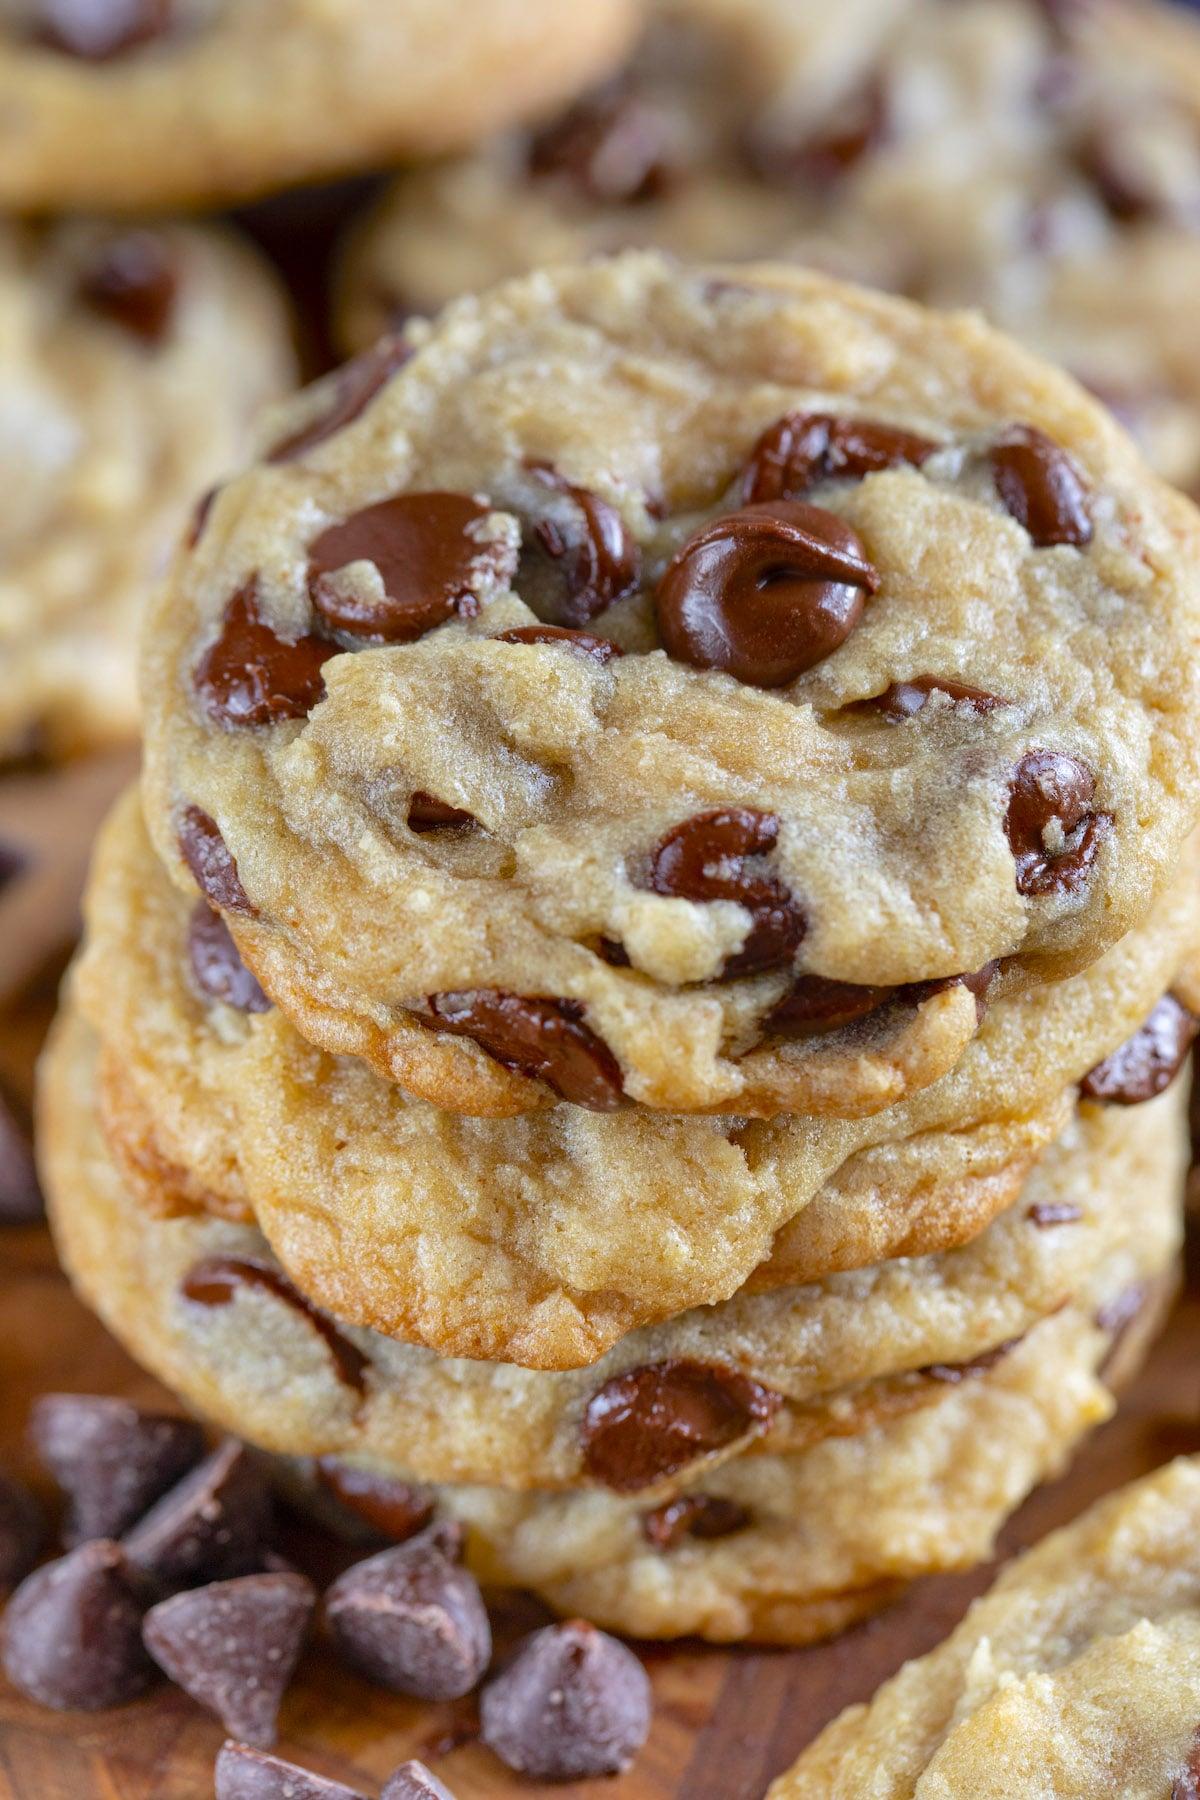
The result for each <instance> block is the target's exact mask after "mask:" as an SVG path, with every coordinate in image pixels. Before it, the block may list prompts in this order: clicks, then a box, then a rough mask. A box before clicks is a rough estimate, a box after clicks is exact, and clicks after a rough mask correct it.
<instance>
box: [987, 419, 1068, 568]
mask: <svg viewBox="0 0 1200 1800" xmlns="http://www.w3.org/2000/svg"><path fill="white" fill-rule="evenodd" d="M988 460H989V462H990V463H991V469H992V479H993V480H994V482H995V483H996V492H997V493H998V494H999V496H1000V499H1001V501H1002V502H1003V504H1004V507H1005V510H1006V511H1007V512H1010V513H1011V514H1012V516H1013V518H1014V519H1015V520H1016V521H1017V523H1018V524H1019V525H1023V526H1024V527H1025V529H1026V531H1027V532H1028V533H1029V535H1030V537H1031V538H1032V539H1033V541H1034V543H1035V544H1036V545H1037V546H1038V548H1039V549H1045V548H1046V547H1048V546H1049V545H1051V544H1077V545H1079V546H1082V545H1084V544H1090V543H1091V541H1092V519H1091V514H1090V512H1089V511H1088V490H1087V486H1086V484H1085V482H1084V479H1083V475H1082V473H1081V472H1080V469H1079V466H1078V464H1077V463H1076V462H1075V459H1074V458H1073V457H1072V456H1069V455H1068V454H1067V452H1066V451H1065V450H1063V449H1062V448H1061V447H1060V446H1059V445H1058V444H1056V443H1055V442H1054V440H1053V438H1048V437H1047V436H1046V434H1045V432H1044V431H1039V430H1038V429H1037V427H1036V426H1033V425H1014V426H1013V427H1012V429H1011V430H1010V431H1008V432H1006V433H1005V435H1004V436H1003V437H1001V438H998V439H997V441H996V442H995V443H994V444H993V445H992V447H991V450H990V451H989V452H988Z"/></svg>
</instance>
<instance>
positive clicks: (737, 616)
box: [655, 500, 879, 688]
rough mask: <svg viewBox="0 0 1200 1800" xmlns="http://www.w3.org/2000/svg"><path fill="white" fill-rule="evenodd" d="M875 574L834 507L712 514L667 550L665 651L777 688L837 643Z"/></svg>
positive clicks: (772, 506)
mask: <svg viewBox="0 0 1200 1800" xmlns="http://www.w3.org/2000/svg"><path fill="white" fill-rule="evenodd" d="M878 586H879V576H878V574H877V573H876V571H875V569H874V568H873V567H872V565H871V564H870V562H868V560H867V556H866V552H865V550H864V549H863V546H862V544H861V542H860V541H859V538H858V536H857V534H856V533H855V532H854V531H852V530H851V528H850V526H849V525H847V524H846V522H845V520H844V519H840V518H839V517H838V516H837V514H836V513H831V512H826V511H824V510H823V509H822V508H820V507H816V506H807V505H805V503H804V502H803V501H801V500H775V501H771V502H769V503H765V504H762V505H755V506H746V507H743V508H742V510H741V511H740V512H735V513H728V514H726V515H725V516H724V517H722V518H718V519H714V520H713V521H712V523H711V524H709V525H706V526H705V527H704V529H703V530H702V531H699V532H697V533H696V535H695V536H694V537H692V538H689V539H688V541H687V542H686V543H685V544H684V545H683V547H682V548H681V549H680V550H679V551H678V552H677V553H676V555H675V557H674V558H673V560H672V561H671V562H670V563H669V564H668V565H667V569H666V571H665V573H664V574H663V577H662V579H661V580H660V582H659V584H658V588H657V590H656V593H655V605H656V608H657V611H658V627H659V633H660V635H661V637H662V640H663V645H664V648H665V649H666V651H667V654H668V656H672V657H674V658H675V660H676V661H677V662H685V663H691V664H692V665H693V666H694V667H696V668H699V669H724V670H725V671H727V673H729V674H730V675H734V676H736V677H737V679H738V680H739V681H745V682H748V683H751V684H752V685H754V686H756V687H764V688H773V687H784V686H786V685H787V683H788V682H790V681H794V680H795V678H796V677H797V675H801V674H803V672H804V670H805V669H811V668H812V667H813V665H814V664H815V663H819V662H822V661H823V660H824V659H825V658H826V657H827V656H831V655H832V654H833V652H834V651H835V650H836V649H837V648H838V647H839V645H841V644H844V643H845V641H846V639H847V638H848V637H849V635H850V633H851V632H852V631H853V629H854V627H855V625H857V623H858V621H859V618H860V617H861V614H862V610H863V596H864V594H865V593H872V594H873V593H874V592H875V590H876V588H877V587H878Z"/></svg>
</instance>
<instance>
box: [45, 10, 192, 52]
mask: <svg viewBox="0 0 1200 1800" xmlns="http://www.w3.org/2000/svg"><path fill="white" fill-rule="evenodd" d="M174 11H175V7H174V0H34V6H33V13H32V24H31V34H32V36H33V38H34V41H35V42H36V43H39V44H45V45H46V47H47V48H48V49H51V50H59V51H61V52H62V54H63V55H64V56H74V57H76V58H78V59H79V60H80V61H81V62H107V61H108V60H109V59H110V58H111V57H114V56H123V55H125V53H126V52H127V51H129V50H136V49H137V47H138V46H139V45H140V44H148V43H150V42H152V41H153V39H155V38H159V37H164V36H165V35H166V33H167V32H168V31H169V30H170V29H171V27H172V25H173V23H174V17H173V15H174Z"/></svg>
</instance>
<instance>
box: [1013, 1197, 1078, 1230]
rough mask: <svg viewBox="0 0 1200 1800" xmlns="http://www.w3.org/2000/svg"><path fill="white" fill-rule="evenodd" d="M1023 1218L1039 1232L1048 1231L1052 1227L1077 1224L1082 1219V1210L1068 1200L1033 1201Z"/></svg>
mask: <svg viewBox="0 0 1200 1800" xmlns="http://www.w3.org/2000/svg"><path fill="white" fill-rule="evenodd" d="M1025 1217H1026V1218H1027V1219H1028V1220H1029V1223H1030V1224H1031V1225H1036V1226H1037V1228H1038V1230H1039V1231H1049V1230H1050V1229H1051V1227H1052V1226H1054V1225H1075V1224H1078V1222H1079V1220H1080V1219H1082V1217H1083V1208H1082V1206H1075V1205H1074V1204H1073V1203H1072V1202H1071V1201H1069V1200H1035V1201H1034V1203H1033V1205H1032V1206H1031V1207H1030V1208H1029V1210H1028V1211H1027V1212H1026V1214H1025Z"/></svg>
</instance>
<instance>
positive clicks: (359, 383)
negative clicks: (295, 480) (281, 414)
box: [266, 333, 413, 463]
mask: <svg viewBox="0 0 1200 1800" xmlns="http://www.w3.org/2000/svg"><path fill="white" fill-rule="evenodd" d="M412 354H413V351H412V345H411V344H409V343H408V342H407V341H406V340H405V339H404V338H402V337H400V336H399V335H397V334H395V333H389V334H388V335H387V336H386V337H381V338H380V339H379V341H378V343H376V344H372V346H371V348H370V349H369V350H364V351H363V353H362V355H361V356H356V357H354V358H353V359H352V360H351V361H350V362H348V363H344V364H343V365H342V367H341V368H340V369H339V370H338V371H337V374H336V375H331V376H330V377H329V381H328V385H327V387H326V389H325V390H324V391H325V392H326V393H327V395H328V403H327V404H326V405H325V406H324V407H322V408H321V410H320V411H319V412H318V413H317V415H316V417H315V418H312V419H310V420H309V422H308V423H307V424H306V425H302V426H301V427H300V429H299V430H298V431H295V432H293V433H292V434H291V435H290V436H289V437H286V438H283V439H281V441H280V442H279V443H278V444H276V445H275V446H274V448H273V449H271V450H270V451H269V452H268V454H267V459H266V460H267V461H268V462H273V463H285V462H294V461H295V460H296V459H297V458H298V457H301V456H304V455H306V454H307V452H308V451H309V450H315V449H316V447H317V445H318V444H323V443H324V442H325V441H326V439H327V438H331V437H333V436H334V435H335V433H337V432H339V431H342V430H344V429H345V427H346V426H347V425H353V423H354V421H355V419H357V418H359V417H361V415H362V414H363V413H364V412H365V411H366V409H367V407H368V406H369V405H370V404H371V401H372V400H373V399H374V398H375V396H376V394H378V393H379V391H380V390H381V389H382V388H384V387H386V385H387V383H388V382H389V381H390V380H391V378H392V376H393V375H394V374H395V373H396V371H397V369H402V368H403V367H404V364H405V363H406V362H407V361H408V360H409V358H410V357H411V355H412Z"/></svg>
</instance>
